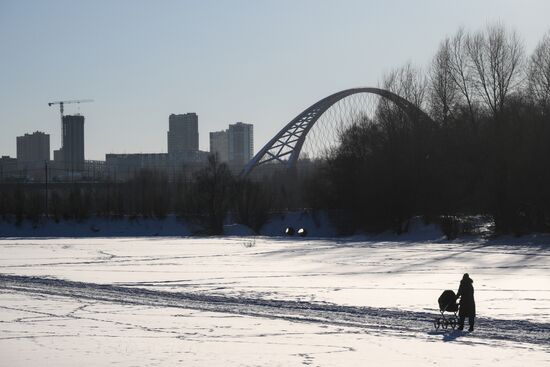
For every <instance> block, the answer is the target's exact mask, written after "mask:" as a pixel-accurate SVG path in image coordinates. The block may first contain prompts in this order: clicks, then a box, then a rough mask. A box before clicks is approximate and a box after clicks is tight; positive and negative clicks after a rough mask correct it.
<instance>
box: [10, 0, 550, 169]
mask: <svg viewBox="0 0 550 367" xmlns="http://www.w3.org/2000/svg"><path fill="white" fill-rule="evenodd" d="M131 5H132V6H130V2H124V1H121V2H116V3H110V2H81V3H79V4H78V6H74V4H72V3H71V2H67V1H51V2H48V3H47V4H46V3H43V2H38V1H29V2H24V3H22V2H9V1H4V2H2V3H0V42H1V44H2V45H3V47H4V50H5V52H4V56H5V57H3V58H2V59H1V60H0V67H2V69H3V70H9V72H6V73H4V74H3V75H2V83H0V126H1V128H2V134H0V155H9V156H15V153H16V143H15V139H14V137H15V136H21V135H23V134H24V133H28V132H32V131H36V130H39V131H44V132H46V133H48V134H50V136H51V137H50V139H51V146H52V148H58V147H59V146H60V140H61V138H60V131H59V113H58V110H57V109H56V108H55V107H48V105H47V103H48V102H51V101H55V100H63V99H78V98H93V99H94V100H95V102H94V103H93V104H84V105H82V106H77V105H71V106H67V110H66V114H74V113H78V112H80V113H81V114H83V115H84V116H86V121H87V125H86V152H85V153H86V157H87V158H89V159H104V157H105V154H106V153H109V152H112V153H133V152H161V151H164V149H165V148H164V147H165V144H166V143H165V142H166V135H165V128H164V127H165V121H166V116H168V115H169V114H171V113H184V112H186V111H195V112H197V113H198V114H199V115H200V116H201V127H200V128H199V129H200V131H199V135H200V141H199V149H201V150H207V149H208V142H209V136H208V135H209V134H208V132H210V131H218V130H220V129H222V128H223V127H224V126H226V125H227V124H228V123H232V122H234V121H253V122H254V124H255V135H256V136H255V141H256V144H255V148H256V150H258V149H260V148H261V147H262V146H263V145H264V144H265V143H266V142H267V141H268V140H269V139H270V138H271V137H272V136H273V135H274V134H275V133H276V132H277V131H279V130H280V129H281V128H282V126H284V124H286V123H287V122H289V121H290V120H291V119H292V118H293V117H294V116H296V115H297V114H298V113H299V112H301V110H303V108H304V107H305V106H309V105H311V104H312V103H314V102H315V101H317V100H319V99H320V98H322V97H323V96H326V95H329V94H331V93H334V92H336V91H339V90H343V89H347V88H350V87H356V86H376V85H377V84H378V81H379V80H380V77H381V76H382V75H383V74H384V73H386V72H388V71H390V70H391V69H392V68H394V67H398V66H400V65H402V64H404V63H406V62H408V61H410V62H411V63H413V64H415V65H419V66H422V67H426V66H427V65H428V64H429V62H430V60H431V58H432V57H433V50H435V49H436V48H437V45H438V44H439V42H440V41H441V39H442V38H443V37H444V36H446V35H448V34H451V33H453V32H454V31H455V30H456V29H457V28H458V27H460V26H464V27H466V28H467V29H479V28H480V27H482V26H483V25H484V24H487V23H490V22H496V21H501V22H503V23H504V24H506V25H507V26H509V27H511V28H513V29H516V30H517V31H518V33H519V34H520V36H521V37H522V38H524V39H525V43H526V47H527V50H526V51H527V53H528V54H529V53H530V52H531V51H532V49H533V47H534V45H535V44H536V43H537V42H538V41H539V40H540V38H541V37H542V36H543V34H544V33H545V32H546V31H548V28H549V26H548V21H547V17H546V16H545V15H544V14H548V13H550V3H549V2H547V1H534V0H533V1H526V2H525V1H524V2H521V3H519V2H517V1H492V0H488V1H484V2H479V1H465V2H460V4H458V3H456V2H445V1H432V0H430V1H426V2H425V4H424V5H426V6H423V7H422V9H418V7H417V6H416V5H415V4H414V3H411V2H407V1H392V2H382V1H346V2H345V3H344V4H335V3H333V2H329V1H315V2H313V1H303V2H300V3H296V2H291V1H286V2H285V1H278V2H265V3H255V2H247V1H244V2H242V1H240V2H239V1H238V2H210V1H204V2H166V3H163V5H162V6H158V5H155V4H153V3H146V2H138V3H136V2H132V3H131ZM245 5H246V6H245ZM106 9H108V10H109V11H106ZM428 20H430V21H428ZM21 24H25V27H21ZM397 24H399V25H400V27H398V28H399V29H397V27H396V28H395V29H394V27H393V25H397ZM67 29H71V31H70V32H67V31H66V30H67ZM434 29H437V32H435V31H434ZM403 30H406V32H404V31H403ZM381 32H383V33H384V37H382V38H381V37H379V35H380V34H381ZM393 45H396V46H393ZM144 50H147V51H144ZM65 55H70V57H68V56H65ZM342 55H344V56H342ZM320 75H323V76H322V77H321V76H320ZM125 131H128V132H129V133H128V135H127V136H125V138H124V139H121V137H122V136H124V132H125Z"/></svg>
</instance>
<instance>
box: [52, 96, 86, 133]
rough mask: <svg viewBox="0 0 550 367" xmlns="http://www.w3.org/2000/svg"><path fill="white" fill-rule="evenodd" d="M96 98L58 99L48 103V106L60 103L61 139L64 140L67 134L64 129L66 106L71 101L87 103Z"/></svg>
mask: <svg viewBox="0 0 550 367" xmlns="http://www.w3.org/2000/svg"><path fill="white" fill-rule="evenodd" d="M93 101H94V100H93V99H73V100H69V101H56V102H49V103H48V106H50V107H51V106H53V105H54V104H58V105H59V112H60V113H61V141H62V142H63V137H64V136H65V131H64V129H63V111H64V106H65V105H66V104H71V103H78V104H80V103H87V102H93Z"/></svg>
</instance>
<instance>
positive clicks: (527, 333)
mask: <svg viewBox="0 0 550 367" xmlns="http://www.w3.org/2000/svg"><path fill="white" fill-rule="evenodd" d="M0 289H5V290H11V291H18V292H26V293H38V294H43V295H53V296H61V297H71V298H76V299H89V300H94V301H103V302H110V303H118V304H135V305H146V306H152V307H155V306H156V307H176V308H188V309H196V310H201V311H211V312H222V313H231V314H238V315H245V316H255V317H265V318H276V319H284V320H288V321H293V322H315V323H322V324H330V325H337V326H348V327H358V328H362V329H367V330H374V331H378V332H390V333H400V334H415V333H429V334H434V333H435V332H434V330H433V326H432V322H433V319H434V317H435V316H436V314H435V313H427V312H414V311H404V310H397V309H387V308H374V307H354V306H342V305H337V304H330V303H312V302H305V301H290V300H267V299H260V298H245V297H230V296H215V295H204V294H200V293H188V292H178V293H176V292H168V291H158V290H150V289H144V288H136V287H122V286H116V285H109V284H96V283H83V282H75V281H68V280H60V279H53V278H41V277H31V276H16V275H4V274H0ZM476 324H477V329H476V331H475V334H473V335H475V337H476V338H481V339H493V340H503V341H510V342H516V343H522V344H525V343H527V344H534V345H538V346H541V347H543V348H545V349H549V350H550V324H548V323H535V322H530V321H525V320H503V319H494V318H477V322H476Z"/></svg>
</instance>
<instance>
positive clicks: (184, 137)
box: [168, 112, 199, 155]
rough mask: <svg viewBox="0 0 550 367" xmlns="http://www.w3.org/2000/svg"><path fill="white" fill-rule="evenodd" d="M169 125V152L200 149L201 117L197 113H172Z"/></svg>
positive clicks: (179, 152) (173, 153) (177, 152)
mask: <svg viewBox="0 0 550 367" xmlns="http://www.w3.org/2000/svg"><path fill="white" fill-rule="evenodd" d="M168 125H169V128H168V154H170V155H177V154H182V153H186V152H189V151H198V150H199V117H198V116H197V114H196V113H193V112H192V113H186V114H183V115H174V114H171V115H170V117H169V118H168Z"/></svg>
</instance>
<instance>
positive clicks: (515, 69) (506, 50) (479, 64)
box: [466, 24, 525, 118]
mask: <svg viewBox="0 0 550 367" xmlns="http://www.w3.org/2000/svg"><path fill="white" fill-rule="evenodd" d="M466 47H467V49H468V55H469V57H470V60H471V62H472V66H473V70H474V73H473V77H474V85H475V87H476V90H477V93H478V95H479V97H480V98H481V99H482V100H483V102H484V103H485V104H486V105H487V106H488V107H489V109H490V111H491V112H492V114H493V116H494V117H495V118H497V117H498V116H500V115H501V113H502V111H503V109H504V106H505V104H506V101H507V98H508V97H509V95H510V94H511V93H512V92H514V91H517V90H518V88H519V87H520V85H521V82H522V72H523V70H522V67H523V65H524V60H525V51H524V46H523V42H522V41H521V40H520V38H519V36H518V34H517V33H516V32H515V31H509V30H507V29H506V27H505V26H504V25H502V24H495V25H489V26H487V28H486V29H484V30H482V31H479V32H477V33H474V34H473V35H470V36H468V37H467V39H466Z"/></svg>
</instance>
